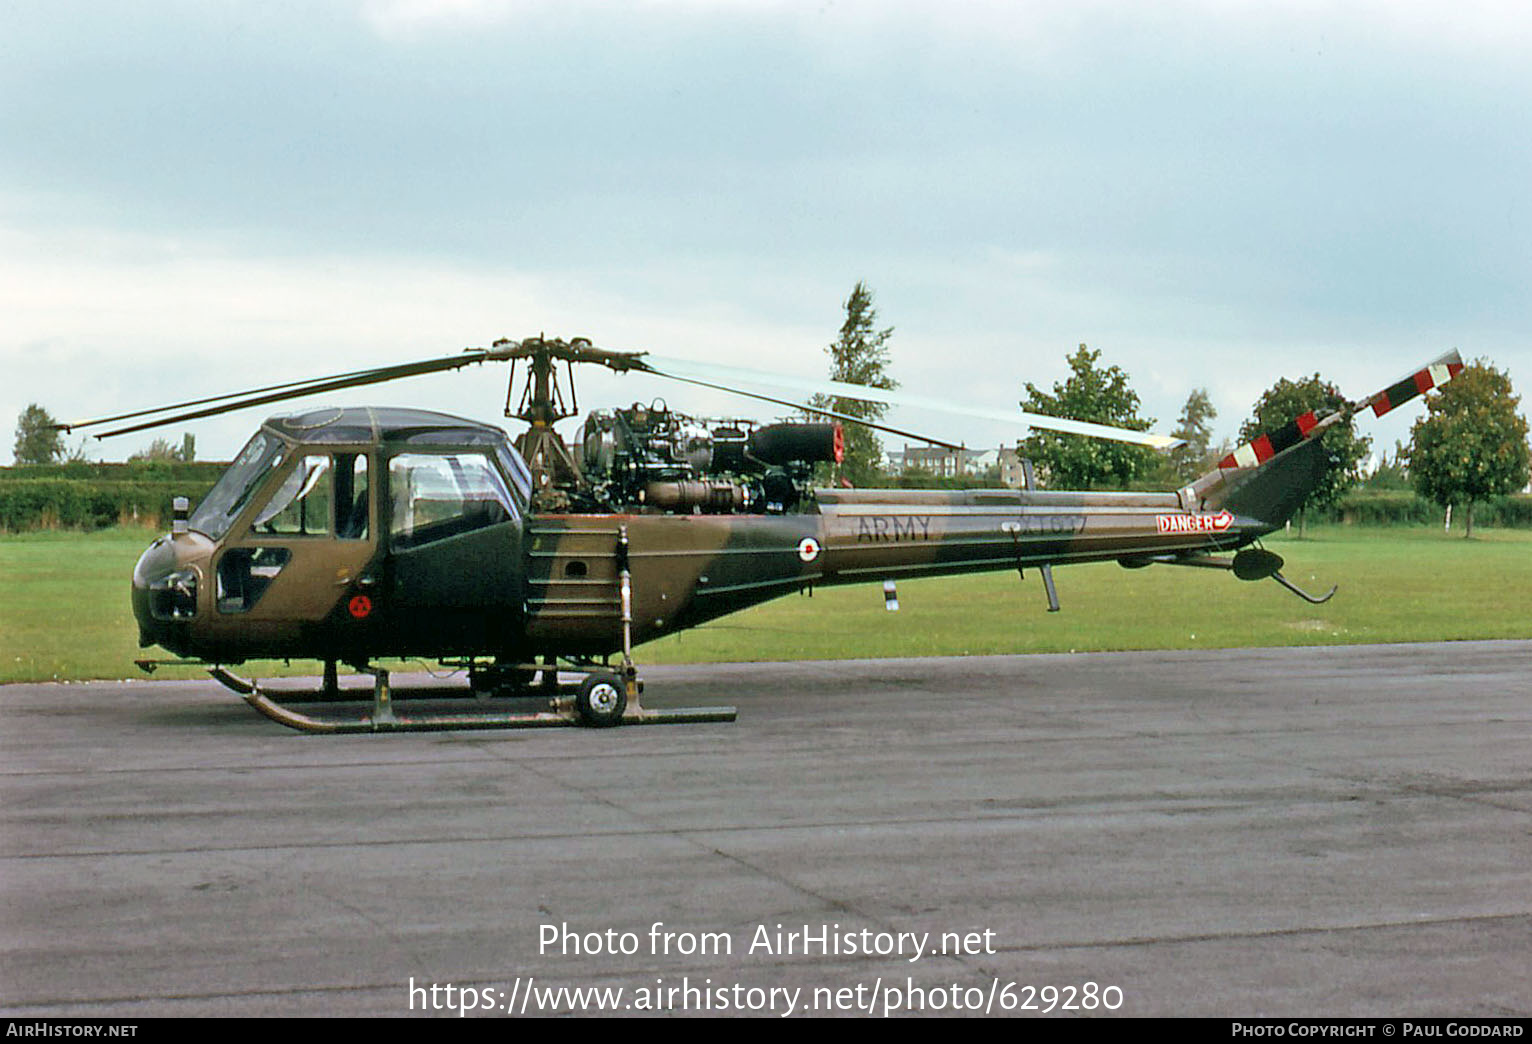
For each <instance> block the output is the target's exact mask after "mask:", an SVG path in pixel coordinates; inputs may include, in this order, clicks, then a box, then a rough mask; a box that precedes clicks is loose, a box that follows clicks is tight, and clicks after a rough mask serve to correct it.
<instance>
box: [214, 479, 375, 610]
mask: <svg viewBox="0 0 1532 1044" xmlns="http://www.w3.org/2000/svg"><path fill="white" fill-rule="evenodd" d="M279 470H281V471H282V477H281V481H280V484H279V485H278V486H277V487H276V488H275V489H274V490H273V491H272V492H271V494H270V495H269V496H268V497H267V498H266V499H265V501H264V503H262V504H261V505H260V506H259V507H258V508H256V509H255V512H254V514H253V516H252V517H251V520H250V522H249V525H248V528H247V529H246V530H245V532H244V533H242V534H240V535H239V536H237V537H235V538H234V539H232V540H231V541H230V542H229V543H228V545H227V546H226V547H225V548H224V549H223V550H222V552H220V554H219V555H218V557H217V559H216V561H215V563H214V567H213V568H214V572H215V574H216V576H215V594H214V599H215V601H214V612H215V613H216V615H217V616H218V618H219V620H220V622H222V623H226V624H229V625H237V626H239V627H241V628H243V629H245V630H247V631H253V632H255V633H260V632H263V631H267V632H269V633H273V634H276V633H279V632H280V633H285V634H288V635H289V636H291V635H292V634H293V633H295V628H296V629H301V628H304V627H308V628H310V629H311V630H312V628H313V625H317V624H320V623H322V622H324V621H325V620H326V619H327V618H329V617H330V616H331V615H332V613H333V612H334V611H335V609H336V607H337V605H338V604H339V603H341V602H342V601H349V600H350V599H352V598H354V597H355V596H356V595H357V594H359V593H362V592H363V591H364V590H365V585H366V584H367V582H368V580H369V578H368V576H367V575H366V571H367V567H368V565H369V563H371V561H372V559H373V558H374V556H375V555H376V552H377V547H378V536H377V525H376V522H375V519H376V517H377V508H376V505H375V503H374V501H375V496H374V492H373V486H374V485H375V483H374V481H373V463H372V460H371V458H370V457H369V455H368V454H367V453H366V452H364V451H361V450H357V451H343V450H329V449H325V450H323V451H321V450H317V449H312V448H311V449H306V450H305V449H299V450H297V451H296V452H295V453H294V455H293V458H292V459H291V460H290V461H288V462H287V464H286V466H285V468H280V469H279ZM359 604H360V603H359ZM367 615H368V613H366V612H361V613H359V614H353V617H354V619H356V621H357V622H358V623H361V622H362V621H363V619H364V618H365V617H366V616H367ZM315 636H316V638H317V637H318V635H317V632H316V635H315Z"/></svg>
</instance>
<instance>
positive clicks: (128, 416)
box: [49, 370, 372, 432]
mask: <svg viewBox="0 0 1532 1044" xmlns="http://www.w3.org/2000/svg"><path fill="white" fill-rule="evenodd" d="M371 372H372V370H352V371H351V372H350V373H337V374H332V375H330V376H329V377H305V378H304V379H303V380H301V381H286V382H284V383H282V384H268V385H266V386H265V387H263V388H245V389H244V390H242V391H237V392H225V393H224V394H222V395H209V396H207V397H206V398H202V399H188V400H187V401H185V402H172V403H168V404H167V405H164V406H151V407H149V408H148V409H144V410H133V411H132V412H130V413H114V414H112V415H111V416H110V417H92V418H91V419H89V420H78V421H70V422H69V423H67V424H50V425H49V427H50V428H54V429H56V430H59V431H70V432H72V431H74V430H75V429H76V428H92V427H95V426H96V425H97V424H113V423H116V422H117V421H125V420H132V419H134V418H135V417H147V416H149V415H150V414H154V413H166V412H168V411H170V410H184V409H187V408H188V407H191V406H205V405H207V404H208V403H210V402H222V401H223V400H225V399H235V398H239V397H241V396H245V395H259V394H261V393H263V392H274V391H282V390H284V389H287V388H301V387H305V386H307V385H310V384H316V383H318V382H320V381H335V380H343V379H345V378H348V377H359V376H361V375H362V374H365V373H371Z"/></svg>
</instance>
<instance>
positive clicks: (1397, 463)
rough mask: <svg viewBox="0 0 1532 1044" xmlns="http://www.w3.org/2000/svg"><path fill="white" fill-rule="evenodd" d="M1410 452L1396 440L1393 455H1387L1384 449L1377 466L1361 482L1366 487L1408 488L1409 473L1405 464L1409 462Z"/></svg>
mask: <svg viewBox="0 0 1532 1044" xmlns="http://www.w3.org/2000/svg"><path fill="white" fill-rule="evenodd" d="M1409 458H1410V453H1409V450H1407V449H1405V448H1404V446H1403V445H1402V444H1400V443H1399V442H1398V441H1397V440H1396V441H1395V442H1394V455H1393V457H1392V458H1390V457H1389V455H1388V453H1387V452H1386V451H1385V452H1384V454H1383V459H1382V460H1380V461H1378V466H1377V468H1376V469H1375V470H1374V471H1373V473H1372V474H1371V475H1368V476H1367V479H1366V480H1365V481H1364V482H1363V483H1362V485H1364V486H1365V487H1367V488H1368V489H1382V490H1401V489H1409V488H1410V473H1409V469H1408V468H1407V467H1406V464H1407V463H1408V462H1409Z"/></svg>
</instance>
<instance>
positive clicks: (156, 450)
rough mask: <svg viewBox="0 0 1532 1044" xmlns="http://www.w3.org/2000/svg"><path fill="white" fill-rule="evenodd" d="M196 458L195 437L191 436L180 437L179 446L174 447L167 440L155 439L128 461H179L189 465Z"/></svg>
mask: <svg viewBox="0 0 1532 1044" xmlns="http://www.w3.org/2000/svg"><path fill="white" fill-rule="evenodd" d="M196 457H197V437H196V436H195V435H191V434H185V435H182V436H181V445H179V446H176V445H174V444H172V443H171V441H170V440H169V439H155V440H154V441H153V442H151V443H149V445H148V446H147V447H145V448H144V449H141V450H139V451H138V452H137V453H135V454H133V455H132V456H131V457H129V458H128V459H129V460H130V461H131V460H151V461H155V460H157V461H179V462H181V463H188V464H189V463H191V461H193V460H195V459H196Z"/></svg>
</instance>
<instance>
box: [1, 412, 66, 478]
mask: <svg viewBox="0 0 1532 1044" xmlns="http://www.w3.org/2000/svg"><path fill="white" fill-rule="evenodd" d="M57 423H58V422H57V421H55V420H54V419H53V415H52V414H51V413H49V412H48V411H47V410H45V409H43V408H42V407H41V406H39V405H37V403H35V402H34V403H32V404H31V405H29V406H28V407H27V408H26V409H24V410H22V411H21V415H20V416H19V417H17V418H16V446H15V449H14V450H13V451H12V452H13V454H14V455H15V457H16V463H17V464H52V463H55V462H56V461H59V460H62V459H63V457H64V433H63V432H62V431H60V430H58V429H57V428H51V427H49V425H51V424H57Z"/></svg>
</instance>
